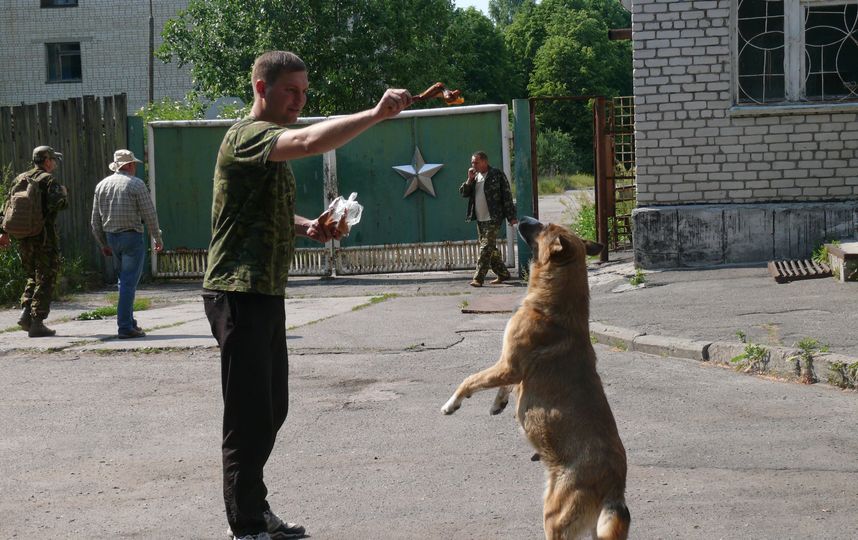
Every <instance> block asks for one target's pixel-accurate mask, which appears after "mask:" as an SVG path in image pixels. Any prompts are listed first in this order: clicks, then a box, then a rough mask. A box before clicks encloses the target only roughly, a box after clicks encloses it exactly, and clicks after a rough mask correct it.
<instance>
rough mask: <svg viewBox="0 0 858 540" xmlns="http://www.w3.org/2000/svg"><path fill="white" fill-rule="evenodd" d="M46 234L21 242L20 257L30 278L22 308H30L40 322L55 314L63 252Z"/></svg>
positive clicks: (28, 278) (19, 246)
mask: <svg viewBox="0 0 858 540" xmlns="http://www.w3.org/2000/svg"><path fill="white" fill-rule="evenodd" d="M45 237H46V235H45V233H44V232H43V233H42V234H39V235H37V236H33V237H32V238H23V239H21V240H19V241H18V254H19V255H20V256H21V264H22V265H23V267H24V272H25V273H26V275H27V284H26V285H25V286H24V294H22V295H21V307H26V306H30V314H31V315H32V316H33V317H36V318H39V319H45V318H47V316H48V314H49V313H50V312H51V299H52V297H53V294H54V284H55V282H56V280H57V272H58V271H59V268H60V250H59V247H58V246H57V244H56V242H52V241H51V240H52V239H51V238H47V239H46V238H45Z"/></svg>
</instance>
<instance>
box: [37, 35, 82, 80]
mask: <svg viewBox="0 0 858 540" xmlns="http://www.w3.org/2000/svg"><path fill="white" fill-rule="evenodd" d="M62 45H77V47H78V51H77V56H78V58H79V59H80V64H81V66H80V77H78V78H76V79H64V78H62V62H60V63H59V65H58V66H57V67H59V69H58V71H57V73H58V74H59V78H56V79H51V63H52V61H59V59H60V56H63V55H60V54H57V53H59V52H60V51H59V50H58V48H59V46H62ZM52 47H57V49H54V51H56V52H55V53H54V57H53V58H52V49H51V48H52ZM69 56H70V55H69ZM81 82H83V50H82V48H81V46H80V41H51V42H45V83H46V84H73V83H81Z"/></svg>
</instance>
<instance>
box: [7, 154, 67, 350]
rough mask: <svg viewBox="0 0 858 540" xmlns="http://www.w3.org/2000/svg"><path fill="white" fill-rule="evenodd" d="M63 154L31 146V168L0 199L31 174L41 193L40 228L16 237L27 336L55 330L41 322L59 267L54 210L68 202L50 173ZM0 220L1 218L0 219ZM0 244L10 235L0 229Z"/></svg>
mask: <svg viewBox="0 0 858 540" xmlns="http://www.w3.org/2000/svg"><path fill="white" fill-rule="evenodd" d="M62 157H63V155H62V154H60V153H59V152H57V151H55V150H54V149H53V148H51V147H50V146H38V147H36V148H35V149H33V168H32V169H30V170H28V171H26V172H23V173H21V174H19V175H18V176H17V177H16V178H15V180H14V181H13V182H12V184H11V185H10V186H7V187H8V188H9V195H8V196H7V197H6V201H5V202H4V203H3V209H5V208H6V204H7V203H8V201H9V197H10V196H11V194H12V189H11V188H12V186H15V185H17V184H18V183H19V182H20V181H21V180H22V179H23V178H25V177H26V178H30V179H31V180H34V181H36V182H37V183H38V184H39V187H40V190H41V194H42V212H43V213H44V217H45V226H44V228H43V229H42V232H40V233H39V234H37V235H35V236H30V237H28V238H21V239H19V240H18V254H19V255H20V257H21V265H22V266H23V267H24V272H26V275H27V283H26V285H25V286H24V293H23V294H22V295H21V308H22V311H21V317H20V319H18V325H19V326H20V327H21V328H22V329H24V330H26V331H27V334H28V335H29V336H30V337H46V336H53V335H54V334H56V331H55V330H51V329H50V328H48V327H47V326H45V324H44V322H43V321H44V320H45V319H47V318H48V314H49V313H50V312H51V299H52V298H53V293H54V283H55V282H56V279H57V272H58V271H59V268H60V236H59V233H58V232H57V213H58V212H59V211H60V210H63V209H64V208H66V206H68V192H67V191H66V187H65V186H63V185H62V184H60V183H59V182H58V181H57V180H56V179H55V178H54V176H53V174H52V173H53V172H54V170H55V169H56V168H57V166H58V165H59V162H60V161H62ZM0 223H2V219H0ZM0 232H2V234H0V247H7V246H9V244H10V239H9V236H8V235H7V234H6V232H5V231H0Z"/></svg>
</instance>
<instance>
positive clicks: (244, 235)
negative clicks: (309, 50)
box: [203, 51, 412, 540]
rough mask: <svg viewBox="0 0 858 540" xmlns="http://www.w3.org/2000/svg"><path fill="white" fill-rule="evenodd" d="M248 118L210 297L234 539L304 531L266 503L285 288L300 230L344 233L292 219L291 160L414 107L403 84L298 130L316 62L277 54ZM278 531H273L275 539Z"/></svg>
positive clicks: (222, 194) (224, 179) (259, 74)
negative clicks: (365, 105)
mask: <svg viewBox="0 0 858 540" xmlns="http://www.w3.org/2000/svg"><path fill="white" fill-rule="evenodd" d="M251 84H252V85H253V94H254V101H253V107H252V109H251V112H250V116H248V117H247V118H244V119H242V120H239V121H238V122H237V123H235V124H234V125H233V126H232V127H231V128H230V129H229V131H227V133H226V135H225V136H224V139H223V142H222V143H221V147H220V150H219V151H218V157H217V164H216V165H215V174H214V194H213V195H214V196H213V203H212V240H211V244H210V245H209V251H208V265H207V267H206V275H205V280H204V281H203V288H204V292H203V301H204V304H205V310H206V316H207V317H208V320H209V323H210V324H211V329H212V334H213V335H214V337H215V339H216V340H217V342H218V346H219V347H220V352H221V387H222V391H223V402H224V413H223V444H222V452H223V496H224V503H225V505H226V516H227V521H228V522H229V526H230V530H229V534H230V536H235V537H236V538H254V539H256V540H260V539H262V540H268V538H273V539H275V540H277V539H281V538H297V537H301V536H303V535H304V528H303V527H301V526H300V525H296V524H294V523H286V522H283V521H282V520H280V518H278V517H277V516H276V515H275V514H274V513H273V512H272V511H271V509H270V507H269V506H268V502H267V501H266V495H267V493H268V490H267V488H266V487H265V483H264V482H263V479H262V477H263V468H264V467H265V463H266V461H267V460H268V456H269V455H270V453H271V450H272V449H273V447H274V440H275V438H276V436H277V431H278V430H279V429H280V427H281V426H282V425H283V422H284V421H285V420H286V413H287V411H288V402H289V386H288V381H289V364H288V358H287V352H286V313H285V306H284V295H285V287H286V280H287V278H288V274H289V264H290V262H291V259H292V253H293V251H294V246H295V236H296V235H301V236H306V237H308V238H312V239H314V240H317V241H319V242H327V241H328V240H330V239H331V238H336V237H337V227H336V225H337V224H336V223H331V222H329V220H328V219H327V218H328V215H327V212H326V213H323V214H322V215H320V216H319V217H318V218H317V219H313V220H310V219H307V218H304V217H301V216H298V215H295V177H294V176H293V174H292V169H291V167H290V166H289V163H288V161H290V160H293V159H298V158H302V157H306V156H312V155H316V154H321V153H323V152H327V151H329V150H333V149H335V148H338V147H340V146H342V145H343V144H345V143H346V142H348V141H349V140H351V139H353V138H354V137H356V136H357V135H359V134H360V133H363V132H364V131H366V130H367V129H368V128H370V127H372V126H373V125H375V124H377V123H378V122H381V121H383V120H386V119H388V118H392V117H394V116H396V115H397V114H399V112H400V111H402V110H403V109H405V108H406V107H408V106H409V105H411V101H412V100H411V95H410V94H409V93H408V92H407V91H406V90H393V89H390V90H387V91H386V92H385V93H384V96H382V98H381V100H379V102H378V103H377V104H376V106H375V107H373V108H372V109H368V110H365V111H363V112H359V113H355V114H351V115H348V116H343V117H339V118H335V119H330V120H326V121H324V122H319V123H317V124H312V125H310V126H308V127H305V128H301V129H287V128H286V127H285V126H287V125H291V124H294V123H295V122H296V121H297V119H298V115H299V114H300V113H301V110H302V109H303V107H304V104H305V103H306V99H307V98H306V95H307V89H308V86H309V83H308V80H307V68H306V66H305V65H304V62H303V61H302V60H301V59H300V58H298V57H297V56H296V55H294V54H292V53H289V52H285V51H269V52H267V53H264V54H262V55H261V56H259V57H258V58H257V59H256V61H255V62H254V64H253V73H252V75H251ZM269 535H270V536H269Z"/></svg>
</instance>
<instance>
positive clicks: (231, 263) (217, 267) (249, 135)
mask: <svg viewBox="0 0 858 540" xmlns="http://www.w3.org/2000/svg"><path fill="white" fill-rule="evenodd" d="M284 131H286V128H283V127H281V126H278V125H277V124H272V123H271V122H262V121H258V120H256V119H255V118H253V117H247V118H243V119H241V120H239V121H238V122H236V123H235V124H233V126H232V127H231V128H229V130H228V131H227V132H226V135H225V136H224V138H223V142H222V143H221V145H220V150H219V151H218V156H217V164H216V165H215V172H214V193H213V197H212V240H211V244H209V252H208V265H207V267H206V276H205V280H204V281H203V287H205V288H206V289H213V290H217V291H239V292H252V293H260V294H269V295H278V296H284V295H285V293H286V280H287V279H288V275H289V264H290V263H291V262H292V253H293V251H294V249H295V225H294V221H295V176H294V175H293V174H292V168H291V167H290V166H289V164H288V163H287V162H273V161H268V155H269V153H270V152H271V150H272V148H273V147H274V142H275V141H276V140H277V137H279V136H280V134H281V133H283V132H284Z"/></svg>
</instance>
